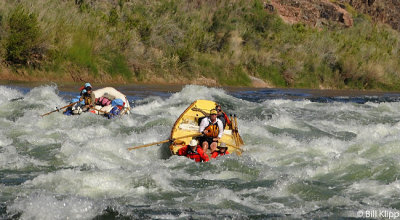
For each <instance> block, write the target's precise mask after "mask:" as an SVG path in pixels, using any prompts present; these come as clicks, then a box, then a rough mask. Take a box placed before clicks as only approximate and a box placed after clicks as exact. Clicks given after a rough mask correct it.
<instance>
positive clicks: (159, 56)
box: [0, 0, 400, 90]
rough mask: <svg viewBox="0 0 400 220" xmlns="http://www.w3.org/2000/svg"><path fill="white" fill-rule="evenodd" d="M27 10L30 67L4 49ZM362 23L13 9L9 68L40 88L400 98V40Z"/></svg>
mask: <svg viewBox="0 0 400 220" xmlns="http://www.w3.org/2000/svg"><path fill="white" fill-rule="evenodd" d="M17 7H23V8H24V10H25V12H26V13H27V14H33V15H35V16H36V17H37V23H38V27H39V29H40V31H39V32H38V36H37V37H38V40H37V44H35V47H34V49H31V50H30V52H29V53H28V54H29V55H27V57H26V58H27V62H26V63H23V64H21V63H17V62H13V60H9V59H8V60H7V59H6V58H7V53H8V51H7V48H6V47H5V46H4V45H7V43H8V42H9V41H11V40H13V39H12V35H11V34H10V33H11V28H10V17H11V16H12V13H14V12H15V10H16V8H17ZM353 20H354V26H353V27H350V28H344V27H343V26H341V25H335V24H334V23H332V24H329V25H327V26H324V27H322V28H319V29H315V28H311V27H309V26H307V25H304V24H293V25H289V24H286V23H284V22H283V21H282V20H281V18H280V17H279V16H278V15H276V14H274V13H270V12H268V10H265V8H264V4H263V1H261V0H251V1H248V0H220V1H216V0H190V1H189V0H158V1H150V0H114V1H109V0H37V1H31V0H20V1H18V3H16V1H12V0H5V1H0V25H1V26H0V41H1V44H0V55H1V58H2V60H3V61H4V62H2V63H3V64H2V68H1V69H3V70H7V71H2V72H14V75H17V76H18V77H20V78H22V79H28V78H29V79H36V80H43V79H51V80H68V81H85V80H92V81H97V82H157V83H161V82H165V83H182V82H183V83H186V82H191V83H193V82H194V83H196V82H197V83H202V84H210V85H216V84H219V85H240V86H248V85H251V79H254V77H257V78H260V79H262V80H264V81H265V82H266V83H267V84H268V85H272V86H275V87H297V88H340V89H342V88H343V89H344V88H356V89H383V90H398V89H399V85H400V84H399V69H400V68H399V67H400V60H399V58H398V57H399V49H400V45H399V39H400V38H399V33H398V32H396V31H393V30H392V29H391V28H390V27H387V26H385V25H380V24H374V23H371V21H370V19H369V18H368V17H366V16H364V15H363V14H354V15H353ZM9 75H10V74H8V76H9ZM18 77H17V78H18ZM204 79H209V80H204Z"/></svg>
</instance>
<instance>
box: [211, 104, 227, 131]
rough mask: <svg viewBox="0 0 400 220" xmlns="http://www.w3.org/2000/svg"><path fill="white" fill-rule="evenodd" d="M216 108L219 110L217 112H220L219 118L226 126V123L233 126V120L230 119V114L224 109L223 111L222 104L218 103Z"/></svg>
mask: <svg viewBox="0 0 400 220" xmlns="http://www.w3.org/2000/svg"><path fill="white" fill-rule="evenodd" d="M215 110H217V113H218V115H217V118H219V120H221V121H222V124H223V126H224V128H225V126H226V125H228V126H231V121H230V120H229V117H228V115H227V114H226V113H225V112H224V111H222V107H221V105H219V104H218V105H217V106H216V107H215Z"/></svg>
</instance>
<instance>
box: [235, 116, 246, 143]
mask: <svg viewBox="0 0 400 220" xmlns="http://www.w3.org/2000/svg"><path fill="white" fill-rule="evenodd" d="M234 117H235V131H236V134H237V137H238V139H239V142H240V143H241V144H244V141H243V139H242V137H240V134H239V128H238V123H237V117H236V115H234Z"/></svg>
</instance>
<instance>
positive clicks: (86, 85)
mask: <svg viewBox="0 0 400 220" xmlns="http://www.w3.org/2000/svg"><path fill="white" fill-rule="evenodd" d="M87 88H91V89H92V85H91V84H90V83H85V85H83V86H82V87H81V88H79V91H80V94H79V95H80V96H82V95H83V94H84V93H85V92H86V91H87V90H86V89H87ZM84 89H85V91H83V90H84Z"/></svg>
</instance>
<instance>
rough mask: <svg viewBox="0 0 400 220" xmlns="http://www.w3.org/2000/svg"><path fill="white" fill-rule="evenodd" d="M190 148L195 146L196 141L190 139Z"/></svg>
mask: <svg viewBox="0 0 400 220" xmlns="http://www.w3.org/2000/svg"><path fill="white" fill-rule="evenodd" d="M189 145H190V146H192V147H194V146H197V140H196V139H192V140H191V141H190V143H189Z"/></svg>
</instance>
